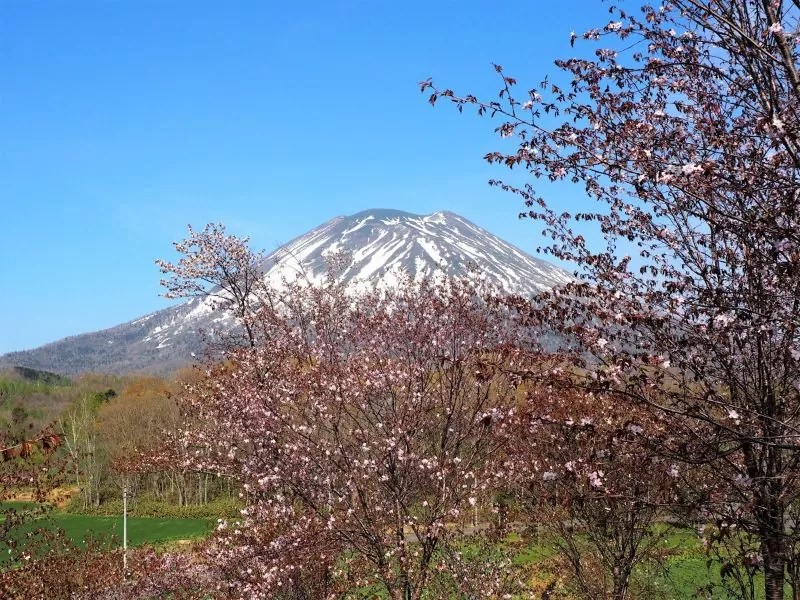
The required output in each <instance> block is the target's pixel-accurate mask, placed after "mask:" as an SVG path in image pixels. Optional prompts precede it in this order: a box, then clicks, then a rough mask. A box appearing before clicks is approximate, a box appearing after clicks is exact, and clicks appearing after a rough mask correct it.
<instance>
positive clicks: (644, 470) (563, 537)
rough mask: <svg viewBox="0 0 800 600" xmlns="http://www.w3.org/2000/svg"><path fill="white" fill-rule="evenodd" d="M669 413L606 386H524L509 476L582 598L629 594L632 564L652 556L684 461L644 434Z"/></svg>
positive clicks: (661, 431) (662, 428)
mask: <svg viewBox="0 0 800 600" xmlns="http://www.w3.org/2000/svg"><path fill="white" fill-rule="evenodd" d="M670 421H671V420H670V419H667V418H665V417H664V416H663V415H658V416H654V415H653V414H652V413H651V412H649V411H645V410H642V409H641V408H639V409H637V408H636V407H632V406H630V405H629V404H627V403H620V402H619V401H618V400H617V399H616V398H614V396H613V395H610V394H606V393H597V392H582V391H579V390H574V389H570V388H569V387H566V388H564V387H555V386H547V387H545V386H541V387H538V386H537V387H533V388H531V389H529V390H528V391H527V394H526V402H525V408H524V410H521V411H520V414H519V415H518V419H517V423H518V426H519V427H520V430H519V433H518V434H517V435H515V436H514V438H513V440H514V441H513V442H512V444H511V446H510V447H509V449H508V450H509V451H508V454H509V456H510V458H511V460H512V462H513V464H514V467H513V468H512V469H511V472H512V473H513V475H512V477H510V480H509V484H512V485H513V487H511V489H515V491H516V497H517V498H518V500H519V501H520V506H521V509H522V511H521V512H522V515H523V517H524V518H525V521H526V522H527V523H528V524H529V525H531V526H533V527H536V529H537V531H538V530H539V529H541V528H542V527H543V528H544V529H545V532H546V533H548V534H550V537H549V538H548V539H550V540H552V543H553V545H554V547H555V548H556V550H557V551H558V553H559V555H560V556H561V557H562V558H563V559H564V565H565V566H566V568H565V569H564V570H565V571H567V572H569V573H570V574H571V576H572V577H571V579H572V581H573V584H574V587H575V588H577V590H578V591H579V593H580V595H581V597H583V598H598V599H600V598H613V599H619V600H622V599H624V598H629V597H632V596H631V594H632V589H631V586H632V577H633V574H634V568H635V567H637V566H639V565H645V564H646V565H648V566H650V567H658V566H659V565H660V564H661V561H660V559H661V555H662V553H663V544H662V542H663V540H664V537H665V536H666V535H667V534H668V533H669V530H668V529H667V528H664V527H660V528H659V527H656V524H657V523H658V521H659V520H663V519H664V518H665V517H667V516H669V515H670V512H671V510H674V509H675V508H678V507H680V506H682V505H684V504H685V503H686V502H685V501H686V499H685V498H682V497H681V495H680V494H679V493H678V490H677V488H678V487H679V486H680V484H681V483H682V482H683V481H685V480H686V479H687V473H685V472H682V470H683V471H685V469H682V466H679V463H675V462H673V461H671V460H670V459H669V458H667V457H665V456H663V454H662V453H660V452H658V451H657V449H658V448H657V445H656V444H654V443H653V442H654V441H657V440H658V439H659V438H664V437H669V436H671V435H672V432H671V422H670ZM645 431H646V432H647V435H646V436H645V435H644V433H645ZM654 446H656V448H654ZM651 572H652V569H651ZM633 597H638V596H635V595H634V596H633Z"/></svg>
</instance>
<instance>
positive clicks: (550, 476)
mask: <svg viewBox="0 0 800 600" xmlns="http://www.w3.org/2000/svg"><path fill="white" fill-rule="evenodd" d="M557 478H558V475H556V474H555V473H553V471H545V472H544V473H542V480H544V481H555V480H556V479H557Z"/></svg>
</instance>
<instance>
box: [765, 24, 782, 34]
mask: <svg viewBox="0 0 800 600" xmlns="http://www.w3.org/2000/svg"><path fill="white" fill-rule="evenodd" d="M767 31H769V32H770V33H773V34H775V33H780V32H781V31H783V27H781V24H780V23H773V24H772V25H770V26H769V29H768V30H767Z"/></svg>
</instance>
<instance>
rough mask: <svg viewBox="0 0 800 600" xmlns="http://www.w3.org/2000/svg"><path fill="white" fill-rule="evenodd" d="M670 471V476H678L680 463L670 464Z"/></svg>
mask: <svg viewBox="0 0 800 600" xmlns="http://www.w3.org/2000/svg"><path fill="white" fill-rule="evenodd" d="M668 473H669V476H670V477H677V476H678V473H679V471H678V465H672V466H670V468H669V471H668Z"/></svg>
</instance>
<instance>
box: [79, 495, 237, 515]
mask: <svg viewBox="0 0 800 600" xmlns="http://www.w3.org/2000/svg"><path fill="white" fill-rule="evenodd" d="M243 507H244V504H242V502H241V501H240V500H238V499H237V498H217V499H215V500H212V501H211V502H209V503H208V504H189V505H187V506H178V505H176V504H170V503H168V502H159V501H156V500H151V499H147V498H142V499H137V500H133V501H129V502H128V514H129V515H131V516H136V517H158V518H161V519H219V518H236V517H239V516H241V513H240V511H241V509H242V508H243ZM65 512H68V513H73V514H85V515H102V516H117V515H121V514H122V499H118V500H117V499H115V500H108V501H106V502H103V503H102V504H100V506H97V507H94V508H90V509H84V508H83V504H82V502H81V499H80V498H78V497H75V498H73V499H72V500H71V501H70V503H69V504H68V505H67V506H66V508H65Z"/></svg>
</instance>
